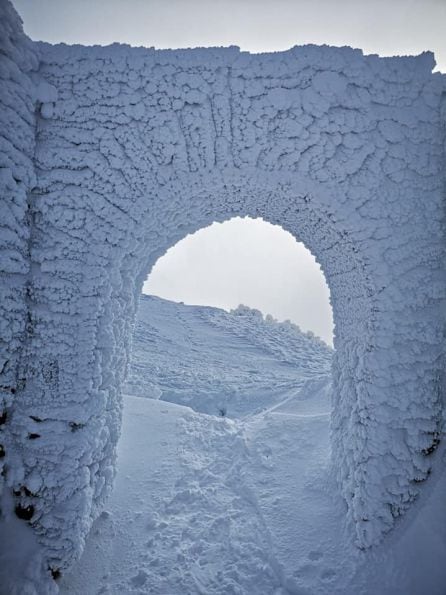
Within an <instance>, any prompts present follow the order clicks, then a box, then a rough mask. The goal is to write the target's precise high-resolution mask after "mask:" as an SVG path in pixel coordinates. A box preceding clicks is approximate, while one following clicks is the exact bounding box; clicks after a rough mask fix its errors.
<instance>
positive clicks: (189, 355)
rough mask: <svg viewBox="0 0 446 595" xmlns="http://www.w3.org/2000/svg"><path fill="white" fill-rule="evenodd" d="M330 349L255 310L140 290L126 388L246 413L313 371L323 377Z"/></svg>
mask: <svg viewBox="0 0 446 595" xmlns="http://www.w3.org/2000/svg"><path fill="white" fill-rule="evenodd" d="M332 354H333V351H332V350H331V349H330V348H329V347H327V345H325V343H323V342H322V341H320V340H319V339H317V338H316V337H314V336H313V335H312V334H311V333H308V334H306V333H303V332H301V331H300V330H299V329H298V327H297V326H295V325H294V324H291V323H289V322H283V323H278V322H276V321H274V319H273V318H271V317H267V318H266V320H264V319H263V317H262V314H261V313H260V312H259V311H258V310H252V309H250V308H246V307H239V308H238V309H237V310H233V311H232V312H231V313H228V312H225V311H224V310H220V309H219V308H211V307H204V306H187V305H184V304H176V303H174V302H170V301H167V300H163V299H161V298H157V297H154V296H148V295H142V297H141V300H140V305H139V311H138V318H137V323H136V328H135V332H134V334H133V346H132V357H131V364H130V373H129V379H128V382H127V386H126V387H125V390H126V392H128V393H129V394H133V395H137V396H143V397H147V396H150V397H154V398H160V399H162V400H165V401H171V402H174V403H179V404H181V405H189V406H191V407H192V408H193V409H195V410H196V411H201V412H203V413H211V414H216V415H228V416H230V417H240V416H243V415H245V414H252V413H254V412H257V411H260V410H262V409H264V408H266V407H271V406H272V405H273V404H274V403H279V402H281V401H282V400H283V399H284V398H285V397H286V396H289V394H290V393H293V392H295V391H298V390H300V389H301V388H302V386H303V384H304V383H305V382H308V381H309V380H311V379H314V378H315V377H317V378H319V377H321V380H324V379H325V382H327V381H328V378H327V376H328V375H329V374H330V366H331V359H332Z"/></svg>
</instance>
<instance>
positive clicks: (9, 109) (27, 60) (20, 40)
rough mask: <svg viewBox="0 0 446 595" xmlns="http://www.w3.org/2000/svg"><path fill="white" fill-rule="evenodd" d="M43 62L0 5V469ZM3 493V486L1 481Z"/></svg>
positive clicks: (20, 314)
mask: <svg viewBox="0 0 446 595" xmlns="http://www.w3.org/2000/svg"><path fill="white" fill-rule="evenodd" d="M37 67H38V59H37V57H36V55H35V51H34V49H33V44H32V42H30V41H29V40H28V39H27V38H26V37H25V35H24V34H23V32H22V30H21V27H20V24H19V22H18V20H17V15H16V13H15V12H14V10H13V9H12V8H11V6H10V5H9V4H5V3H2V4H1V5H0V457H1V458H0V470H3V463H4V457H3V455H4V439H3V431H2V430H4V426H5V422H6V418H7V410H10V408H11V406H12V404H13V400H14V399H15V398H16V397H15V396H16V393H17V389H18V388H19V387H20V385H21V382H20V376H21V375H20V371H19V367H20V360H21V350H22V347H23V344H24V337H25V333H26V321H27V306H26V299H27V297H26V293H27V285H28V280H29V273H30V263H29V248H28V242H29V235H30V231H29V213H28V193H29V191H30V189H31V188H32V187H33V186H34V185H35V176H34V167H33V155H34V145H35V118H34V103H35V85H34V83H33V81H32V75H33V73H34V71H36V70H37ZM0 491H1V481H0Z"/></svg>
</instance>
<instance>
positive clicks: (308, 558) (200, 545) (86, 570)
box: [60, 387, 446, 595]
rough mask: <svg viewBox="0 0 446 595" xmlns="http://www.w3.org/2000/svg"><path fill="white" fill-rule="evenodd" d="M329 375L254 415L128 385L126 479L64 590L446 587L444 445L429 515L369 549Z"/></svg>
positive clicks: (351, 592) (389, 591)
mask: <svg viewBox="0 0 446 595" xmlns="http://www.w3.org/2000/svg"><path fill="white" fill-rule="evenodd" d="M320 389H321V387H319V390H317V389H316V391H315V389H314V387H313V390H312V391H310V392H306V393H304V394H302V395H300V397H299V395H294V396H291V395H290V399H289V400H288V401H287V402H285V403H284V404H283V406H278V407H276V406H275V407H274V408H273V410H272V411H270V412H264V413H261V414H258V415H257V416H253V417H250V418H247V419H245V420H228V419H222V418H219V417H214V416H208V415H205V414H199V413H196V412H193V411H192V410H190V409H189V408H186V407H182V406H179V405H176V404H172V403H166V402H162V401H156V400H152V399H143V398H137V397H130V396H129V397H126V398H125V400H124V401H125V403H124V413H125V414H124V428H123V437H122V441H121V443H120V450H119V466H118V476H117V482H116V488H115V490H114V492H113V495H112V497H111V500H110V502H109V505H108V508H107V512H105V513H103V514H102V515H101V517H100V518H99V519H98V520H97V521H96V523H95V525H94V528H93V531H92V533H91V535H90V537H89V539H88V541H87V546H86V550H85V552H84V555H83V557H82V558H81V560H80V562H79V563H77V564H76V565H75V566H74V568H73V569H72V570H71V572H70V573H69V574H68V575H66V576H64V577H63V578H62V580H61V582H60V589H61V593H62V594H64V595H130V594H135V595H136V594H138V595H145V594H149V593H150V594H153V595H232V594H234V595H235V594H236V595H377V594H378V593H379V595H425V594H426V593H429V595H444V584H446V568H445V566H444V559H445V558H444V557H445V555H446V529H445V527H446V512H445V509H444V505H443V501H442V500H443V496H444V493H445V492H444V491H445V489H446V478H445V477H444V473H443V475H441V471H442V470H441V469H440V468H441V466H442V464H444V463H442V462H441V459H440V457H441V458H442V459H443V460H444V461H446V457H445V455H444V453H443V452H442V453H437V459H438V463H439V465H438V467H440V468H437V469H436V471H435V474H434V478H433V479H434V481H433V482H432V489H431V491H430V493H429V494H425V495H424V496H423V498H422V499H421V500H420V502H418V503H417V505H416V506H415V514H416V518H415V520H414V521H412V522H410V523H409V522H407V521H405V520H403V522H402V523H400V524H399V525H398V527H397V529H396V531H395V533H394V535H393V537H392V539H388V540H386V541H385V542H384V544H383V545H382V546H379V547H378V548H377V549H376V550H375V551H374V552H373V553H370V552H368V553H363V552H359V551H358V550H357V549H356V548H355V547H354V546H353V544H352V542H351V534H350V532H349V530H348V527H347V526H346V520H345V519H346V514H345V503H344V501H343V499H342V497H341V496H340V494H339V492H338V491H337V489H336V486H335V482H334V479H333V478H332V477H331V475H330V471H329V433H328V426H329V415H328V412H327V409H328V408H327V404H328V403H327V390H326V387H325V389H322V390H320Z"/></svg>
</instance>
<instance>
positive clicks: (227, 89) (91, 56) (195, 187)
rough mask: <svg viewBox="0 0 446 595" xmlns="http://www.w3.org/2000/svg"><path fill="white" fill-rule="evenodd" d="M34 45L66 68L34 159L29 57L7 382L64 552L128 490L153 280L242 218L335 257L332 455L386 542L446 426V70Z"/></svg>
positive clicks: (48, 529)
mask: <svg viewBox="0 0 446 595" xmlns="http://www.w3.org/2000/svg"><path fill="white" fill-rule="evenodd" d="M8 10H9V9H8ZM14 35H17V36H18V38H20V40H21V41H20V44H23V46H22V45H21V46H20V47H23V48H25V47H26V48H28V47H31V46H29V43H28V42H26V40H25V41H22V37H23V36H21V34H20V33H19V31H18V30H17V32H15V33H14ZM32 47H33V48H35V52H36V54H37V55H38V56H39V73H38V75H39V77H40V79H39V80H42V79H44V80H45V81H47V86H46V87H45V86H43V87H42V85H43V83H42V82H40V83H38V88H39V89H40V91H39V93H37V95H38V97H37V95H36V99H38V101H37V103H36V104H35V105H36V108H37V122H36V131H35V140H36V146H35V157H34V162H33V161H32V153H33V150H34V144H33V143H34V140H33V136H32V134H31V132H30V130H31V129H32V126H33V110H32V106H31V103H30V97H31V95H32V94H30V93H31V92H30V91H27V89H28V86H27V85H28V82H27V81H28V79H27V75H26V74H24V73H23V72H22V71H23V70H26V68H28V69H29V68H30V67H29V66H28V62H26V68H25V67H23V68H22V70H21V71H19V72H20V77H21V78H20V81H19V82H18V83H15V87H14V88H15V89H16V92H17V93H21V94H23V95H26V96H27V97H28V100H27V101H28V103H27V104H26V105H28V111H25V112H24V113H26V114H27V116H26V118H25V123H26V128H25V129H26V131H27V136H26V139H27V141H26V142H24V143H20V144H18V141H17V139H16V137H17V134H16V133H14V139H15V142H14V143H10V144H9V145H8V144H5V145H4V147H5V148H4V150H2V155H1V159H2V160H8V159H9V160H13V156H14V155H17V157H16V161H17V162H18V163H20V164H22V163H26V167H25V166H23V171H24V172H25V171H26V172H28V173H27V175H28V176H29V179H28V178H26V181H25V182H22V181H21V180H22V177H19V178H18V179H19V181H14V174H11V175H9V174H7V177H6V179H7V184H9V186H8V188H9V190H8V192H10V194H5V196H6V201H7V203H8V205H9V204H15V202H17V204H19V205H20V206H19V207H18V208H19V213H18V215H17V221H18V223H17V225H16V227H15V228H14V227H13V224H12V223H11V225H9V224H8V225H7V230H5V234H6V235H5V237H9V236H8V234H10V233H11V234H13V233H15V235H14V237H17V238H19V240H17V241H16V243H17V248H16V249H17V253H18V254H20V260H18V261H17V262H19V263H20V266H21V268H20V270H18V271H15V270H13V271H11V273H8V271H7V273H8V274H5V275H4V276H2V282H3V280H4V284H3V285H4V286H5V289H3V291H6V292H12V291H14V292H15V293H14V294H12V293H11V298H10V300H9V302H10V304H11V306H10V307H9V314H8V316H9V319H8V320H10V322H9V323H7V324H6V325H5V326H4V327H2V328H5V331H4V337H5V339H4V343H2V346H3V345H6V343H8V344H10V345H11V347H8V349H9V351H7V354H6V356H5V357H6V360H7V361H17V360H18V359H21V364H20V366H19V367H20V369H21V370H22V372H21V374H22V378H23V382H22V383H21V384H19V385H15V388H16V390H17V392H16V395H15V400H14V402H12V401H11V400H10V398H9V392H6V393H5V394H6V395H7V399H8V400H7V408H8V415H7V419H6V423H5V424H4V427H5V440H4V447H5V451H6V456H5V457H4V460H5V461H6V465H7V472H6V474H5V477H6V483H7V485H8V486H9V487H10V488H11V489H12V490H14V498H15V502H16V506H17V507H18V511H19V513H20V514H22V516H23V517H26V515H28V517H29V520H30V522H31V524H32V526H33V528H34V530H35V532H36V534H37V535H38V538H39V540H40V543H41V544H42V546H43V547H44V548H45V552H46V556H47V559H48V564H49V567H50V568H52V569H53V570H55V569H60V568H64V567H66V566H68V565H69V564H70V563H71V562H72V560H73V559H74V558H75V557H76V556H78V555H79V554H80V552H81V550H82V547H83V540H84V538H85V536H86V534H87V532H88V530H89V528H90V526H91V523H92V521H93V520H94V518H95V517H96V516H97V514H98V512H99V511H100V510H101V507H102V506H103V504H104V501H105V498H106V496H107V495H108V493H109V492H110V489H111V486H112V480H113V476H114V468H115V446H116V442H117V440H118V437H119V429H120V420H121V385H122V382H123V379H124V376H125V371H126V365H127V361H128V354H129V339H130V335H131V330H132V324H133V320H134V314H135V308H136V304H137V299H138V296H139V293H140V290H141V287H142V283H143V280H144V279H145V277H146V276H147V273H148V272H149V270H150V268H151V266H153V264H154V263H155V261H156V260H157V258H158V257H159V256H160V255H161V254H163V253H164V252H165V251H166V249H168V248H169V247H170V246H171V245H173V244H174V243H175V242H176V241H178V240H179V239H181V238H182V237H184V235H186V234H187V233H191V232H194V231H196V230H197V229H199V228H201V227H203V226H205V225H208V224H210V223H212V222H213V221H223V220H225V219H228V218H230V217H233V216H235V215H242V216H243V215H249V216H251V217H263V218H264V219H265V220H267V221H269V222H271V223H276V224H279V225H281V226H282V227H283V228H284V229H286V230H288V231H290V232H291V233H292V234H294V236H295V237H296V238H297V239H299V240H301V241H303V242H304V243H305V245H306V246H307V247H308V248H309V249H310V250H311V251H312V252H313V254H314V255H315V256H316V258H317V260H318V262H319V263H320V264H321V266H322V268H323V270H324V273H325V276H326V279H327V282H328V284H329V286H330V291H331V298H332V306H333V313H334V319H335V349H336V355H335V361H334V365H333V380H334V394H333V419H332V431H333V438H332V443H333V461H334V468H335V470H336V472H337V474H338V476H339V480H340V485H341V487H342V490H343V493H344V496H345V498H346V501H347V503H348V506H349V515H350V518H351V520H352V521H354V523H355V527H356V534H357V542H358V545H360V546H361V547H367V546H370V545H372V544H375V543H377V542H378V541H379V540H380V538H381V537H382V535H383V533H385V532H386V531H388V530H389V529H390V528H391V527H392V525H393V523H394V519H395V518H396V517H398V516H399V515H400V514H401V513H402V512H403V511H404V510H405V509H406V508H407V507H408V505H409V503H410V502H411V501H412V500H413V499H414V498H415V497H416V495H417V493H418V491H419V489H420V482H421V481H422V480H424V479H426V477H427V476H428V474H429V470H430V467H431V461H432V457H431V454H432V452H433V450H434V448H435V446H436V444H437V441H438V436H439V432H440V415H441V395H440V373H441V366H442V358H443V353H444V345H443V343H442V340H443V329H444V318H445V308H444V306H445V289H446V285H445V279H444V270H443V266H442V258H443V257H444V239H443V231H444V222H443V221H444V220H443V211H442V195H443V177H442V172H443V170H444V154H443V143H444V128H443V119H442V111H441V110H442V94H443V93H444V91H445V83H444V77H443V76H442V75H440V74H432V68H433V65H434V61H433V57H432V55H431V54H430V53H425V54H422V55H421V56H418V57H408V58H379V57H378V56H364V55H363V54H362V52H361V51H359V50H352V49H350V48H332V47H326V46H324V47H318V46H303V47H297V48H294V49H291V50H289V51H287V52H281V53H276V54H259V55H250V54H248V53H244V52H240V51H239V49H238V48H226V49H223V48H216V49H195V50H177V51H155V50H153V49H145V48H130V47H127V46H119V45H113V46H109V47H106V48H101V47H82V46H71V47H69V46H64V45H60V46H51V45H46V44H35V45H34V46H32ZM29 51H30V55H32V51H31V50H29ZM2 58H3V56H2ZM16 62H17V60H16ZM33 67H34V64H33ZM2 72H3V71H2ZM2 76H3V75H2ZM17 76H18V75H17ZM27 93H28V95H27ZM1 97H2V100H4V98H5V97H6V98H7V94H6V93H5V92H4V91H3V88H2V90H1ZM12 113H14V114H17V111H13V112H12ZM2 117H3V114H2ZM17 117H18V116H17ZM20 121H21V120H20ZM23 126H25V124H23ZM6 130H8V127H7V125H3V124H2V131H1V132H2V134H7V133H6V132H5V131H6ZM8 167H9V166H8ZM11 167H13V166H12V165H11ZM14 167H16V165H15V162H14ZM33 167H34V170H35V175H36V180H35V181H34V178H33V173H32V172H33ZM8 171H9V170H8ZM8 175H9V177H8ZM23 175H24V174H23ZM15 184H16V185H15ZM20 184H23V189H22V186H21V185H20ZM27 191H28V193H29V191H31V192H30V193H29V194H28V197H27ZM2 198H3V197H2ZM14 201H15V202H14ZM5 208H6V207H5ZM26 212H28V215H27V216H26V220H25V213H26ZM11 221H12V220H11ZM14 229H16V230H17V231H15V232H14ZM11 230H12V231H11ZM3 237H4V236H3V235H2V238H3ZM11 237H12V235H11ZM14 246H15V244H14ZM27 250H29V252H27ZM2 258H3V257H2ZM2 262H3V260H2ZM6 262H7V261H6ZM11 279H13V280H14V282H17V289H15V286H13V284H12V281H11ZM25 287H27V288H28V291H27V294H26V296H25V289H24V288H25ZM4 303H5V304H6V303H7V301H5V302H4ZM1 307H4V306H3V302H2V306H1ZM14 308H17V310H16V311H15V310H14ZM25 326H26V327H27V334H26V342H25V350H24V352H23V355H22V356H21V357H20V355H18V354H20V349H21V347H22V345H23V343H22V339H23V336H24V331H25ZM8 332H9V333H10V335H8ZM8 358H9V359H8ZM11 358H13V360H12V359H11ZM8 369H9V368H8ZM11 369H16V367H15V368H11ZM11 374H12V376H11V379H12V378H15V376H14V374H16V372H11ZM8 378H9V377H8ZM7 382H8V383H9V382H10V381H9V380H8V381H7ZM7 386H10V384H7ZM296 505H297V506H298V503H296Z"/></svg>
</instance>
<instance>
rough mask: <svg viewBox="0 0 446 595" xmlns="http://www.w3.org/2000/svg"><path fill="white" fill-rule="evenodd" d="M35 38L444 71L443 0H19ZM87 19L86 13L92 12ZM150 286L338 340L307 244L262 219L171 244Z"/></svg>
mask: <svg viewBox="0 0 446 595" xmlns="http://www.w3.org/2000/svg"><path fill="white" fill-rule="evenodd" d="M13 4H14V5H15V7H16V8H17V10H18V12H19V13H20V14H21V16H22V18H23V20H24V28H25V31H26V33H27V34H28V35H29V36H30V37H31V38H33V39H36V40H44V41H49V42H52V43H55V42H59V41H63V42H65V43H81V44H86V45H93V44H101V45H105V44H108V43H112V42H115V41H119V42H121V43H129V44H130V45H134V46H138V45H143V46H147V47H150V46H154V47H157V48H178V47H196V46H204V47H206V46H228V45H238V46H240V48H241V49H242V50H248V51H251V52H262V51H280V50H284V49H288V48H289V47H292V46H293V45H300V44H305V43H315V44H329V45H338V46H339V45H340V46H342V45H350V46H352V47H359V48H362V49H363V50H364V52H365V53H377V54H380V55H382V56H388V55H405V54H419V53H420V52H422V51H425V50H431V51H434V53H435V56H436V60H437V68H438V69H439V70H441V71H442V72H446V34H445V31H446V0H13ZM87 17H88V18H87ZM146 290H147V291H152V292H153V293H157V295H161V296H162V297H166V298H168V299H174V300H176V301H184V302H186V303H196V304H198V303H200V304H209V305H216V306H220V307H224V308H232V307H235V306H237V305H238V303H240V302H243V303H245V304H246V305H249V306H252V307H256V308H259V309H260V310H262V311H263V312H265V313H271V314H272V315H273V316H275V317H276V318H279V319H280V320H282V319H285V318H290V319H291V320H293V321H295V322H297V324H299V325H300V326H301V327H302V328H303V329H305V330H306V329H311V330H313V331H314V332H315V333H316V334H318V335H320V336H322V337H323V338H325V340H327V341H331V329H332V321H331V310H330V307H329V305H328V299H327V297H328V290H327V288H326V286H325V284H324V282H323V277H322V274H321V272H320V270H319V269H318V267H317V266H316V265H315V263H314V259H312V257H311V255H309V254H308V251H306V250H304V249H303V247H302V246H301V245H298V244H297V243H296V242H295V241H294V240H293V238H291V236H289V234H286V233H285V232H284V231H283V230H281V229H280V228H277V227H274V226H271V225H268V224H265V223H262V222H259V221H258V220H257V221H252V220H251V221H249V220H248V221H247V220H245V221H240V220H238V221H231V222H227V223H225V224H223V225H218V224H214V225H213V226H211V228H207V229H206V230H201V231H200V232H198V233H197V234H195V236H193V237H190V236H189V237H187V238H186V239H185V240H183V241H182V242H180V243H179V244H177V246H176V247H175V248H173V249H171V250H170V251H169V252H168V253H167V254H166V255H165V257H163V259H160V261H159V262H158V263H157V265H156V267H155V269H154V270H153V273H152V277H151V280H150V283H149V284H148V285H146Z"/></svg>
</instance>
